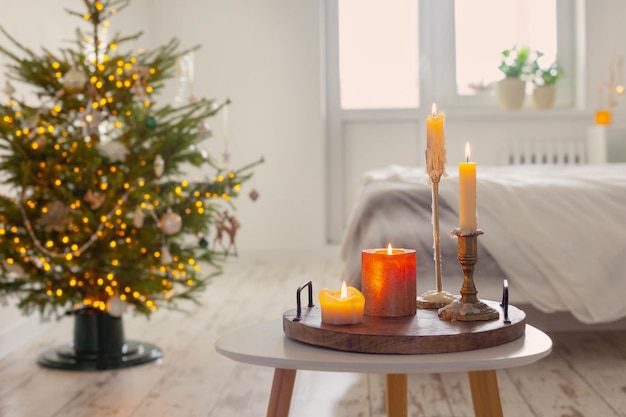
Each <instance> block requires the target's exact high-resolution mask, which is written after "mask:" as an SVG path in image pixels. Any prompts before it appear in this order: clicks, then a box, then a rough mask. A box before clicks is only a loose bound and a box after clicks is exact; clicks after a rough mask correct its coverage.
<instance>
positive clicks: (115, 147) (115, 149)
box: [97, 140, 130, 162]
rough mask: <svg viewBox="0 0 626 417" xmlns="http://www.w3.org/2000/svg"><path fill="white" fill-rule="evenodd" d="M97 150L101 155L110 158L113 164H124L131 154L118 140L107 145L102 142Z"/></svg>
mask: <svg viewBox="0 0 626 417" xmlns="http://www.w3.org/2000/svg"><path fill="white" fill-rule="evenodd" d="M97 149H98V152H100V155H102V156H104V157H106V158H109V159H110V160H111V162H123V161H124V159H126V155H128V154H129V153H130V151H129V150H128V148H126V146H124V145H123V144H122V143H121V142H118V141H116V140H114V141H111V142H107V143H102V142H100V143H98V145H97Z"/></svg>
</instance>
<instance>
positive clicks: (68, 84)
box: [63, 67, 87, 93]
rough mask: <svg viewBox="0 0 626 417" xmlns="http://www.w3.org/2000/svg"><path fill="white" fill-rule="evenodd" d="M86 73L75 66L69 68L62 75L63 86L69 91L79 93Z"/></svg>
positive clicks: (85, 80) (85, 79)
mask: <svg viewBox="0 0 626 417" xmlns="http://www.w3.org/2000/svg"><path fill="white" fill-rule="evenodd" d="M85 83H87V75H85V73H84V72H82V71H80V70H78V69H77V68H76V67H72V68H70V70H69V71H68V72H66V73H65V75H64V76H63V87H64V88H65V90H66V91H67V92H69V93H79V92H81V91H83V89H84V88H85Z"/></svg>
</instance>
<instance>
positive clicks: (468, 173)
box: [459, 142, 477, 234]
mask: <svg viewBox="0 0 626 417" xmlns="http://www.w3.org/2000/svg"><path fill="white" fill-rule="evenodd" d="M469 158H470V147H469V142H467V143H466V144H465V162H461V163H459V226H460V229H461V234H469V233H472V232H474V231H476V227H477V221H476V163H474V162H470V161H469Z"/></svg>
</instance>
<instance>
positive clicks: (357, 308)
mask: <svg viewBox="0 0 626 417" xmlns="http://www.w3.org/2000/svg"><path fill="white" fill-rule="evenodd" d="M318 298H319V300H320V308H321V309H322V323H324V324H339V325H341V324H357V323H361V322H362V321H363V307H364V305H365V297H364V296H363V294H362V293H361V291H359V290H357V289H356V288H354V287H347V286H346V282H345V281H344V282H343V284H342V285H341V289H340V290H337V291H333V290H329V289H328V288H324V289H323V290H322V291H320V292H319V294H318Z"/></svg>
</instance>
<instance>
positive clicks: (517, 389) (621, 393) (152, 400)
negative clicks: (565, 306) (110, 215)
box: [0, 259, 626, 417]
mask: <svg viewBox="0 0 626 417" xmlns="http://www.w3.org/2000/svg"><path fill="white" fill-rule="evenodd" d="M339 271H340V266H339V264H338V262H336V261H328V260H322V261H291V262H284V261H283V262H281V261H271V260H268V261H262V262H259V261H255V262H253V261H244V260H240V259H235V260H233V261H232V262H230V263H229V265H228V266H227V267H226V272H225V274H223V275H221V276H219V277H217V278H216V279H215V280H214V281H213V283H212V284H211V285H210V286H209V288H208V290H207V291H206V293H205V294H204V295H203V300H202V302H203V305H201V306H194V305H188V306H187V307H188V308H189V313H186V314H185V313H179V312H175V311H166V310H163V311H159V312H157V313H156V314H155V315H154V316H153V317H152V318H151V319H150V320H146V319H144V318H143V317H137V318H135V317H133V316H132V315H131V314H129V315H128V316H126V317H125V319H124V326H125V333H126V336H127V338H128V339H133V340H140V341H146V342H151V343H154V344H156V345H158V346H159V347H160V348H162V350H163V351H164V359H163V360H161V361H160V362H158V363H154V362H153V363H150V364H147V365H142V366H138V367H134V368H130V369H124V370H115V371H101V372H71V371H57V370H50V369H44V368H41V367H39V366H38V365H37V364H36V363H35V359H36V357H37V355H38V353H40V352H42V351H44V350H45V349H47V348H49V347H52V346H56V345H60V344H64V343H66V342H67V341H69V340H70V338H71V334H72V325H73V322H72V319H71V318H68V319H64V320H62V321H61V322H59V323H55V324H54V325H51V326H46V327H45V331H41V332H39V334H37V335H36V336H34V337H32V338H31V339H30V340H29V341H28V342H27V343H25V344H24V345H22V346H21V348H19V349H18V350H14V351H13V352H11V353H9V354H8V355H6V356H4V357H3V358H1V359H0V416H1V417H83V416H84V417H87V416H88V417H108V416H115V417H131V416H132V417H165V416H171V417H196V416H203V417H208V416H210V417H230V416H237V417H247V416H264V415H265V412H266V407H267V400H268V398H269V391H270V385H271V381H272V375H273V370H272V369H268V368H263V367H256V366H250V365H245V364H239V363H236V362H233V361H231V360H230V359H227V358H225V357H222V356H220V355H219V354H217V353H216V352H215V350H214V343H215V341H216V339H217V338H218V337H219V336H220V335H222V334H224V333H226V332H229V331H230V330H232V329H236V328H238V327H240V326H244V325H246V324H250V323H255V322H260V321H265V320H269V319H275V318H280V317H282V313H283V312H284V311H286V310H288V309H291V308H294V307H295V290H296V288H297V287H298V285H300V284H302V283H304V282H306V281H307V280H309V279H310V280H312V281H313V283H314V285H316V286H317V288H316V291H315V293H317V290H318V289H321V287H323V286H328V287H330V288H336V287H337V286H338V284H337V283H338V281H339V278H338V277H339ZM0 312H1V310H0ZM531 324H533V325H535V326H536V327H539V328H541V323H531ZM549 334H550V336H551V337H552V338H553V340H554V343H555V348H554V351H553V353H552V354H551V355H550V356H548V357H547V358H545V359H543V360H541V361H540V362H538V363H536V364H534V365H532V366H526V367H521V368H515V369H510V370H503V371H498V381H499V384H500V393H501V397H502V406H503V409H504V415H505V416H507V417H522V416H524V417H529V416H536V417H617V416H622V417H624V416H626V332H624V331H610V332H608V331H601V332H592V331H585V332H568V333H557V332H549ZM384 381H385V380H384V376H383V375H360V374H350V373H322V372H307V371H300V372H298V375H297V378H296V385H295V390H294V398H293V402H292V409H291V415H292V416H297V417H309V416H310V417H312V416H315V417H339V416H341V417H347V416H350V417H380V416H384V415H385V394H384V386H385V383H384ZM409 415H410V416H412V417H421V416H428V417H435V416H437V417H452V416H454V417H464V416H472V415H473V411H472V406H471V396H470V393H469V384H468V381H467V375H466V374H463V373H448V374H433V375H429V376H427V375H410V376H409Z"/></svg>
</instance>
